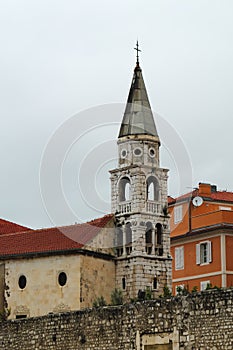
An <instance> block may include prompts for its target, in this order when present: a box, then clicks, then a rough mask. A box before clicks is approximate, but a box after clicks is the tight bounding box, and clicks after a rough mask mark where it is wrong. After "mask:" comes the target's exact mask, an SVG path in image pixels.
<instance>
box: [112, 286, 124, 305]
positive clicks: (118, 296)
mask: <svg viewBox="0 0 233 350" xmlns="http://www.w3.org/2000/svg"><path fill="white" fill-rule="evenodd" d="M122 304H123V294H122V291H121V290H120V289H117V288H115V289H114V290H113V291H112V294H111V305H122Z"/></svg>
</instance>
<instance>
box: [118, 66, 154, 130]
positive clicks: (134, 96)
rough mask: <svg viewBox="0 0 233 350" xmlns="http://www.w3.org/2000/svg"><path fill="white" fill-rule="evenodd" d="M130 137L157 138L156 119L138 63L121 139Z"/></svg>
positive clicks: (122, 126) (123, 121)
mask: <svg viewBox="0 0 233 350" xmlns="http://www.w3.org/2000/svg"><path fill="white" fill-rule="evenodd" d="M129 135H152V136H157V137H158V133H157V130H156V126H155V122H154V117H153V114H152V111H151V107H150V102H149V99H148V96H147V92H146V87H145V83H144V80H143V77H142V70H141V68H140V66H139V63H138V62H137V65H136V67H135V69H134V75H133V80H132V84H131V87H130V91H129V96H128V100H127V105H126V108H125V113H124V117H123V120H122V124H121V128H120V133H119V137H123V136H129Z"/></svg>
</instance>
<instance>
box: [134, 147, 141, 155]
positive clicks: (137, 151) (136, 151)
mask: <svg viewBox="0 0 233 350" xmlns="http://www.w3.org/2000/svg"><path fill="white" fill-rule="evenodd" d="M134 154H135V156H140V155H141V154H142V150H141V148H136V149H135V150H134Z"/></svg>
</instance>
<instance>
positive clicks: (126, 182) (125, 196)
mask: <svg viewBox="0 0 233 350" xmlns="http://www.w3.org/2000/svg"><path fill="white" fill-rule="evenodd" d="M119 197H120V198H119V199H120V202H125V201H129V200H130V199H131V183H130V179H129V178H128V177H122V178H121V179H120V182H119Z"/></svg>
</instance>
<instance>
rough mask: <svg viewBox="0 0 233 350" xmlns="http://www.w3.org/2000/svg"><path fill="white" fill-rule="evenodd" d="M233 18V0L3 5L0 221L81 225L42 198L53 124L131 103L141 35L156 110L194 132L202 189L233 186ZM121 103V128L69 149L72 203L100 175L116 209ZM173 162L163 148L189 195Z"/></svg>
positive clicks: (66, 183)
mask: <svg viewBox="0 0 233 350" xmlns="http://www.w3.org/2000/svg"><path fill="white" fill-rule="evenodd" d="M232 17H233V2H232V1H231V0H224V1H223V0H218V1H215V0H208V1H207V0H170V1H166V0H146V1H138V0H129V1H126V0H124V1H123V0H118V1H116V2H113V1H107V0H99V1H98V2H96V1H94V0H93V1H90V0H85V1H77V0H76V1H72V0H70V1H65V0H64V1H59V0H56V1H50V0H46V1H45V0H40V1H32V0H20V1H19V0H7V1H6V0H5V1H3V0H2V1H0V42H1V55H0V70H1V79H0V96H1V103H0V113H1V129H0V143H1V147H0V155H1V172H0V180H1V181H0V192H1V201H0V217H2V218H5V219H7V220H12V221H15V222H18V223H21V224H23V225H26V226H30V227H35V228H39V227H45V226H53V225H57V224H68V223H73V222H74V221H76V220H75V216H77V214H76V215H74V217H72V216H69V215H68V216H66V215H65V213H63V211H62V207H60V208H59V210H60V218H59V220H57V219H54V218H52V221H51V220H50V219H49V217H48V215H47V214H49V215H50V213H49V212H48V211H49V210H50V209H49V208H48V207H47V208H46V210H47V212H48V213H46V210H45V208H44V205H43V201H42V198H41V194H40V184H39V174H40V164H41V158H42V156H43V152H44V151H46V150H47V148H46V145H47V144H48V142H51V140H53V138H54V132H55V131H56V130H57V129H58V130H60V129H61V128H62V130H64V128H65V127H66V126H67V123H69V120H70V118H71V117H72V116H74V115H77V113H79V112H80V111H85V110H86V109H88V108H90V107H94V106H98V105H111V104H112V103H120V104H122V103H125V101H126V98H127V95H128V91H129V86H130V83H131V79H132V73H133V68H134V65H135V52H134V50H133V47H134V46H135V41H136V39H137V38H138V39H139V42H140V46H141V49H142V53H141V59H140V61H141V67H142V69H143V76H144V79H145V83H146V87H147V91H148V94H149V98H150V102H151V105H152V108H153V110H154V111H155V112H156V113H158V114H159V115H160V116H162V117H163V118H164V119H165V120H166V121H167V123H169V125H170V126H171V127H172V128H173V129H174V130H175V132H176V133H177V134H178V135H179V136H180V138H181V139H182V140H183V142H184V145H185V149H186V150H187V152H188V154H189V156H190V160H191V163H192V170H193V179H192V184H191V186H194V187H195V186H197V184H198V182H199V181H206V182H211V183H214V184H217V185H218V187H219V188H220V189H222V190H225V189H228V190H233V178H232V172H233V171H232V170H233V165H232V157H231V153H232V152H231V149H232V124H233V121H232V119H233V118H232V116H233V101H232V100H233V98H232V97H233V96H232V92H233V45H232V42H233V21H232ZM121 109H122V108H119V113H118V114H117V113H116V114H115V115H114V117H113V116H112V115H111V116H110V117H109V118H110V119H109V120H110V125H108V126H107V127H103V126H102V127H101V128H99V129H98V128H97V126H95V127H96V129H98V131H97V133H96V134H91V133H90V132H89V133H88V134H89V139H88V137H87V138H86V139H85V137H83V138H82V142H81V141H79V144H78V147H72V151H70V152H68V154H67V156H66V162H64V164H65V166H64V174H63V175H64V176H63V184H62V186H63V188H64V193H65V197H66V199H67V202H69V205H70V206H71V207H72V205H73V203H75V202H76V201H77V203H78V202H79V203H82V200H83V198H81V197H80V196H79V195H78V192H77V188H75V186H76V185H77V183H78V182H79V183H81V187H82V189H81V192H82V193H83V192H85V186H87V190H88V191H87V192H88V193H89V194H88V195H89V196H90V197H91V193H92V190H90V189H91V188H92V187H91V186H92V183H91V182H90V181H89V179H88V176H89V174H90V172H95V175H96V176H95V190H96V191H97V192H98V193H99V195H100V197H101V198H102V199H103V201H104V202H105V206H103V209H102V211H103V212H104V211H105V210H106V211H110V207H109V196H110V194H109V193H110V191H109V190H110V182H109V181H108V174H107V171H108V170H109V169H111V168H112V167H113V166H114V158H115V157H116V154H113V155H111V152H116V149H115V148H114V144H115V143H114V142H113V139H114V138H116V137H117V134H118V127H119V125H118V124H117V123H120V122H121V119H122V113H123V109H122V111H121ZM115 110H116V111H118V109H117V108H116V109H115ZM99 111H100V110H99ZM105 112H106V110H105V111H104V113H105ZM100 114H101V113H100ZM113 114H114V113H113ZM90 115H92V113H90V114H89V116H90ZM77 118H79V119H78V120H79V126H78V128H79V127H80V130H82V132H85V127H86V124H85V123H86V122H87V120H88V118H86V117H85V115H84V116H83V115H82V113H81V114H80V115H79V116H78V117H77ZM77 118H76V119H77ZM93 118H95V117H93ZM98 118H99V117H98ZM98 118H97V117H96V120H95V122H97V123H98V121H99V119H98ZM100 119H101V117H100ZM103 119H105V117H104V118H103ZM93 120H94V119H93ZM111 123H112V124H111ZM93 124H95V123H94V122H93ZM100 124H101V123H100ZM61 125H64V127H63V126H62V127H61ZM76 126H77V125H76ZM59 127H60V129H59ZM90 127H91V126H90V125H89V126H88V128H90ZM88 130H89V129H88ZM90 139H91V140H92V142H90ZM56 142H57V138H56ZM105 142H110V143H111V147H108V143H106V144H105ZM54 145H56V143H55V144H54ZM95 145H96V146H95ZM66 146H67V145H66ZM68 146H69V145H68ZM88 147H89V148H88ZM101 147H102V148H103V149H101ZM93 148H96V149H97V148H98V152H100V154H103V153H104V157H103V159H102V158H101V157H100V158H101V159H100V161H99V167H98V168H97V169H91V166H90V164H91V161H92V158H91V152H90V149H92V150H93ZM86 149H87V150H88V149H89V151H88V152H89V153H90V158H88V157H87V158H85V157H84V158H85V159H79V155H80V152H79V151H80V150H81V153H82V154H85V150H86ZM107 150H108V151H107ZM109 150H111V152H110V151H109ZM112 150H113V151H112ZM53 151H54V158H56V150H55V149H54V150H53ZM168 153H169V152H168ZM108 157H109V161H108ZM94 158H96V157H94ZM171 158H172V157H169V155H168V154H167V153H166V145H164V147H163V152H162V165H163V166H164V167H168V168H171V172H170V178H169V193H170V194H171V195H178V194H179V193H180V192H181V191H184V188H182V189H181V188H179V186H177V183H178V180H177V174H176V170H175V168H176V166H175V160H174V159H173V160H172V159H171ZM88 162H89V163H88ZM42 163H43V162H42ZM80 163H82V168H81V173H82V174H81V177H80V178H79V181H77V177H76V175H77V169H78V166H79V165H80ZM50 165H51V164H50ZM85 169H91V170H89V171H87V170H85ZM104 173H105V174H106V177H104V175H103V174H104ZM51 177H52V175H51ZM72 179H73V180H72ZM42 180H43V179H42ZM50 181H52V180H51V179H50ZM85 181H86V182H85ZM75 184H76V185H75ZM47 186H48V184H47ZM188 190H189V189H187V191H188ZM51 193H53V192H52V191H51ZM51 193H50V195H51ZM76 194H77V196H76ZM84 197H85V193H84ZM84 200H85V198H84ZM57 202H58V198H56V195H55V194H54V205H56V204H57ZM45 204H46V203H45ZM49 205H50V206H51V202H50V204H49ZM79 205H80V204H79ZM45 206H46V205H45ZM58 206H59V205H58ZM74 206H75V204H74ZM90 207H91V206H90V205H87V206H86V207H85V205H82V208H81V206H80V213H79V215H78V219H81V220H86V219H89V218H91V217H97V216H99V215H102V213H101V210H98V211H95V210H91V209H90ZM59 210H58V211H59ZM76 210H79V209H78V207H77V208H76V209H75V210H74V211H76ZM63 214H64V215H63ZM50 217H51V215H50Z"/></svg>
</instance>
